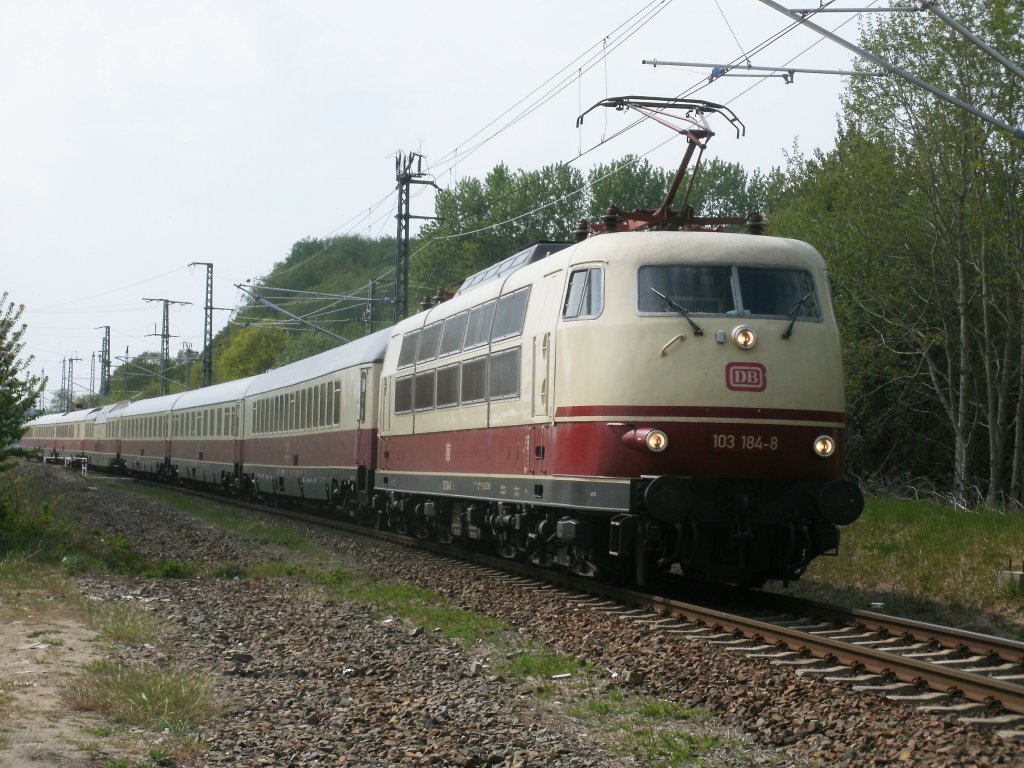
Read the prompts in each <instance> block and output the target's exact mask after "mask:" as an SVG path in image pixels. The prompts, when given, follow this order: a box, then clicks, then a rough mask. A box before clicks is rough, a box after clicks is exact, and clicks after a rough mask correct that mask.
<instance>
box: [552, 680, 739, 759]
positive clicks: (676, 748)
mask: <svg viewBox="0 0 1024 768" xmlns="http://www.w3.org/2000/svg"><path fill="white" fill-rule="evenodd" d="M568 713H569V714H570V715H571V716H572V717H574V718H576V719H578V720H580V721H582V722H584V723H585V724H586V725H587V727H588V729H589V730H591V731H592V732H593V731H595V730H596V731H599V732H601V733H602V734H605V739H606V740H607V741H608V742H609V743H610V744H612V745H613V746H612V748H613V749H614V750H615V751H617V752H618V753H619V754H622V755H629V756H632V757H635V758H638V759H640V760H643V761H644V762H645V763H646V764H648V765H657V766H667V767H670V768H674V767H675V766H689V765H704V764H705V762H706V760H705V759H706V758H707V756H708V755H709V753H710V752H712V751H714V750H723V749H724V750H729V748H730V747H732V746H734V745H733V744H731V743H730V742H729V741H728V740H726V739H723V738H721V737H719V736H715V735H712V734H708V733H705V732H704V730H703V725H704V724H705V723H706V722H708V721H709V720H710V719H711V717H710V715H709V714H708V713H707V712H706V711H705V710H703V709H691V708H686V707H682V706H680V705H679V704H676V703H674V702H671V701H665V700H663V699H656V698H652V697H649V696H628V695H626V694H624V693H622V692H621V691H618V690H609V691H607V692H605V693H603V694H601V695H598V696H594V695H585V696H583V697H582V698H581V700H579V701H577V702H575V703H574V704H572V705H570V706H569V708H568ZM730 758H731V763H730V764H733V763H735V762H736V761H737V760H740V757H739V756H738V755H730ZM741 762H742V760H741Z"/></svg>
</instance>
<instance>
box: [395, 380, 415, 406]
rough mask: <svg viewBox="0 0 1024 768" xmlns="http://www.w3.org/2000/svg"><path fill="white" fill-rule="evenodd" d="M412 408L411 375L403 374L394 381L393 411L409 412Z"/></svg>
mask: <svg viewBox="0 0 1024 768" xmlns="http://www.w3.org/2000/svg"><path fill="white" fill-rule="evenodd" d="M411 410H412V376H403V377H402V378H400V379H398V380H397V381H395V413H409V412H410V411H411Z"/></svg>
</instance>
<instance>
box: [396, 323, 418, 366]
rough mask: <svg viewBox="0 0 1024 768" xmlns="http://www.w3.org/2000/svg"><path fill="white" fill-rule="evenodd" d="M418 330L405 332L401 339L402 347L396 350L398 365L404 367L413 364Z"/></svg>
mask: <svg viewBox="0 0 1024 768" xmlns="http://www.w3.org/2000/svg"><path fill="white" fill-rule="evenodd" d="M419 338H420V332H419V331H413V332H412V333H407V334H406V335H405V338H403V339H402V349H401V350H400V351H399V352H398V367H399V368H406V367H407V366H410V365H412V364H413V361H414V360H415V359H416V342H418V341H419Z"/></svg>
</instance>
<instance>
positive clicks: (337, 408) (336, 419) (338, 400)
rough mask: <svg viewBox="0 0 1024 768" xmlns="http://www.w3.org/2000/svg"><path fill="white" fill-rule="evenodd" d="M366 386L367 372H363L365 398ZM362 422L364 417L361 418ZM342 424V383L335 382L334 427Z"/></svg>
mask: <svg viewBox="0 0 1024 768" xmlns="http://www.w3.org/2000/svg"><path fill="white" fill-rule="evenodd" d="M365 386H366V371H363V387H364V391H363V397H365V395H366V393H365ZM359 420H360V421H362V420H363V419H362V416H360V417H359ZM339 424H341V382H340V381H335V382H334V426H338V425H339Z"/></svg>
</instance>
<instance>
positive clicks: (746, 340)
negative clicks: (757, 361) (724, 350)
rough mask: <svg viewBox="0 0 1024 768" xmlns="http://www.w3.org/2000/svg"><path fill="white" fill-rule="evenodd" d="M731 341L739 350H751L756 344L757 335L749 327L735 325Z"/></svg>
mask: <svg viewBox="0 0 1024 768" xmlns="http://www.w3.org/2000/svg"><path fill="white" fill-rule="evenodd" d="M732 340H733V341H735V342H736V346H737V347H739V348H740V349H752V348H753V346H754V345H755V344H757V333H756V332H755V331H754V329H753V328H751V327H750V326H749V325H737V326H736V327H735V328H733V330H732Z"/></svg>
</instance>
